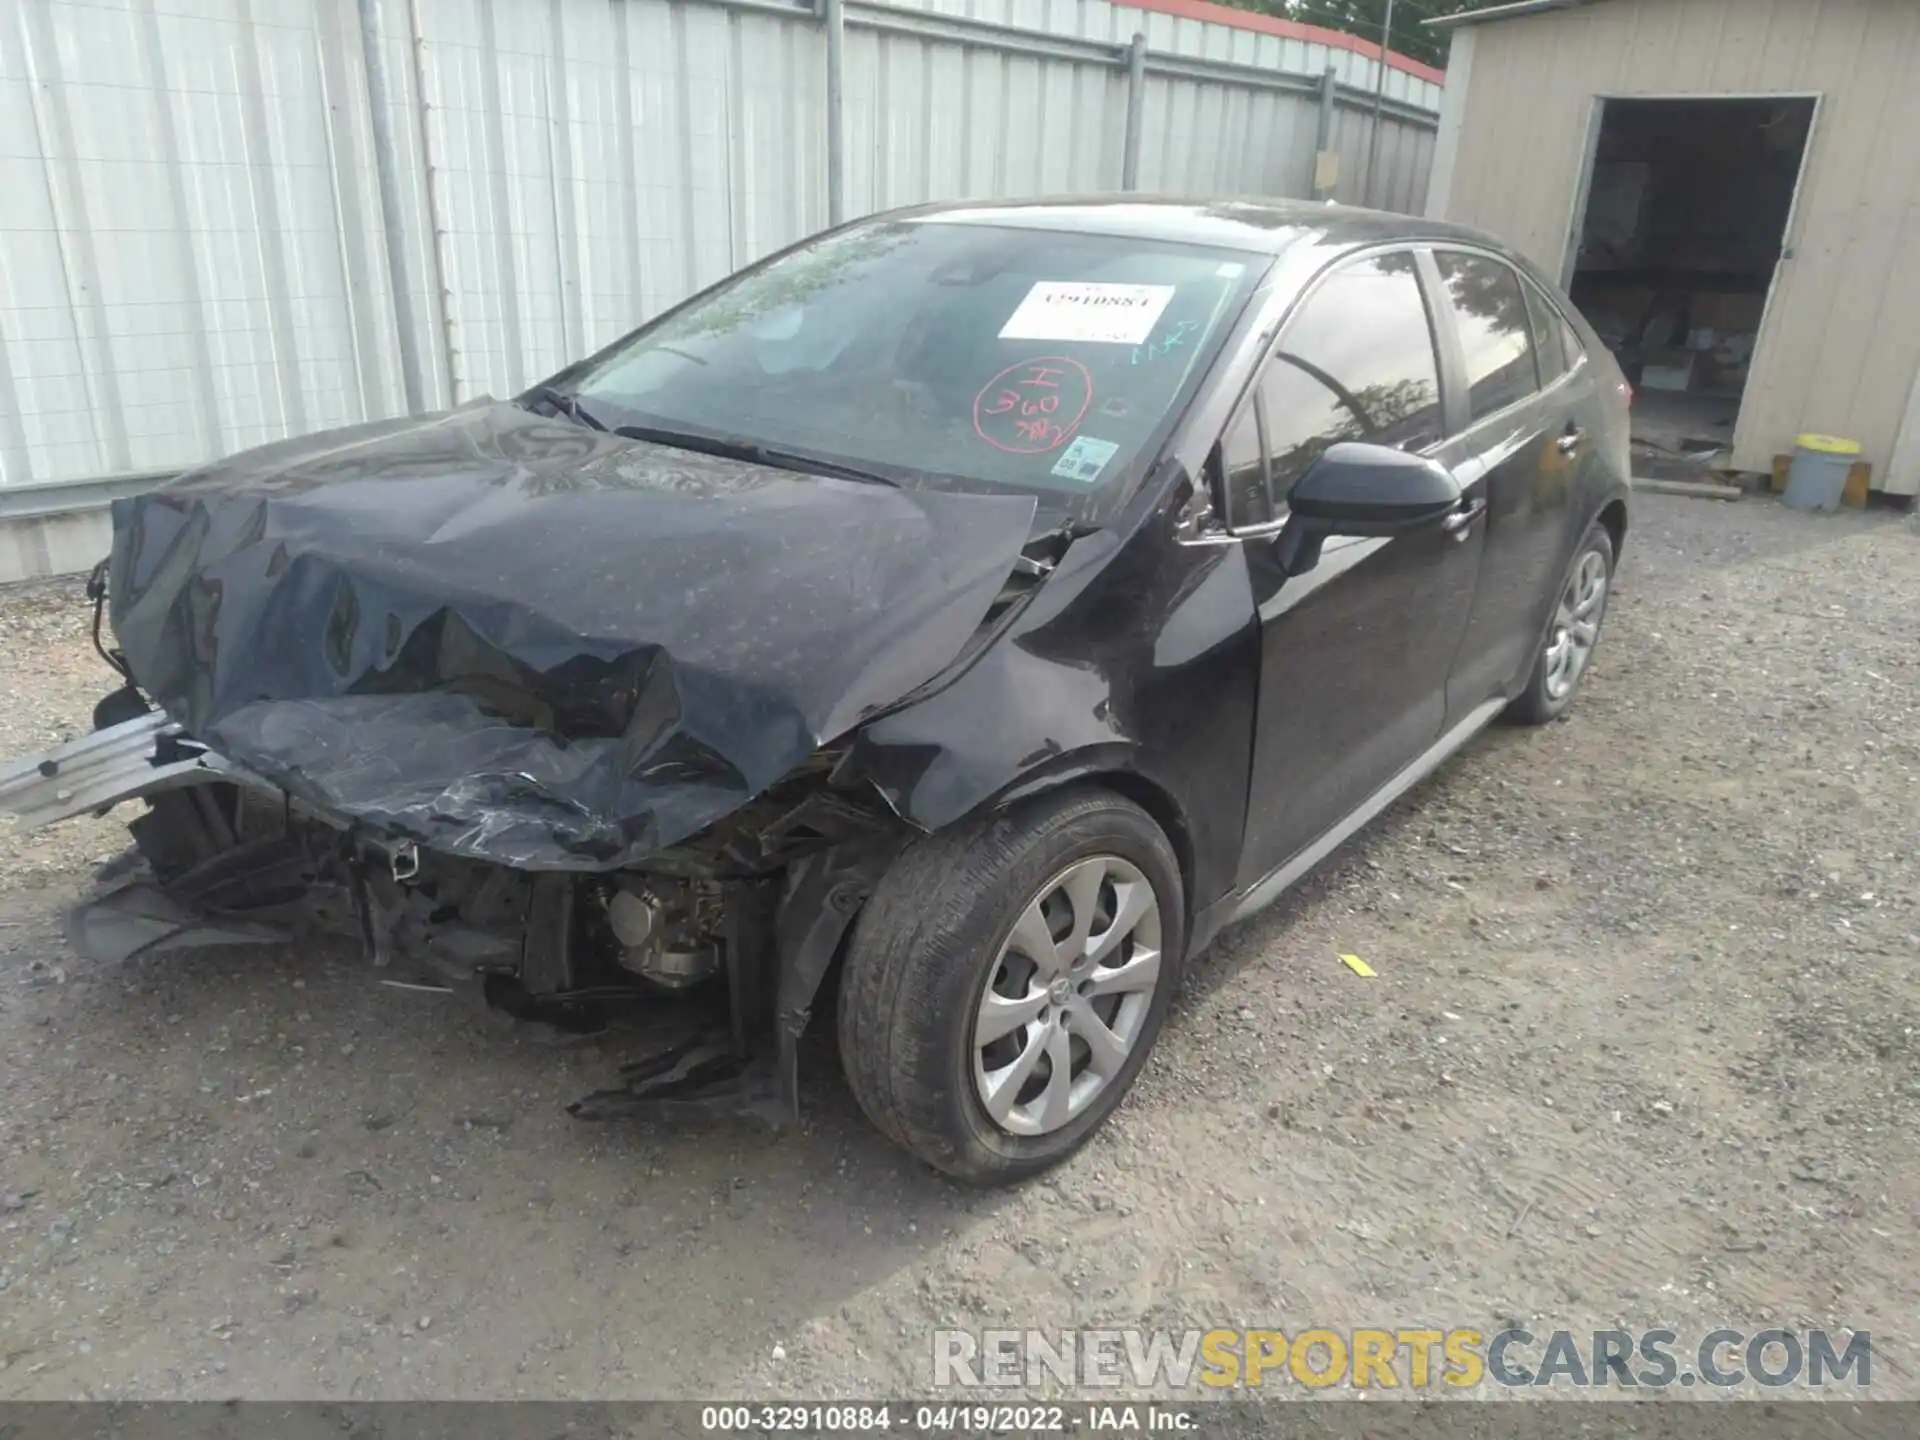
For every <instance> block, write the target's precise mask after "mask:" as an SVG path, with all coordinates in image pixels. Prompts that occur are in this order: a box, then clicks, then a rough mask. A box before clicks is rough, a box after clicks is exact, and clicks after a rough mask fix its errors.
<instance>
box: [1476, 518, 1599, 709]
mask: <svg viewBox="0 0 1920 1440" xmlns="http://www.w3.org/2000/svg"><path fill="white" fill-rule="evenodd" d="M1589 555H1598V556H1600V558H1601V563H1602V564H1603V565H1605V567H1606V579H1607V589H1606V592H1605V593H1604V594H1603V595H1602V597H1601V601H1600V607H1599V611H1598V613H1597V614H1596V615H1595V616H1594V617H1593V623H1594V629H1595V634H1594V642H1593V647H1594V648H1597V647H1598V645H1599V643H1600V636H1601V634H1602V633H1604V630H1605V624H1606V618H1607V605H1608V604H1609V602H1610V601H1611V600H1612V598H1613V561H1614V556H1613V536H1612V535H1611V534H1609V533H1608V531H1607V527H1606V526H1604V525H1602V524H1600V523H1599V522H1598V521H1595V522H1594V524H1593V525H1592V527H1591V528H1589V529H1588V531H1587V533H1586V535H1585V536H1583V537H1582V538H1581V541H1580V545H1579V547H1578V548H1577V549H1576V550H1575V551H1574V552H1573V559H1572V560H1571V561H1570V562H1568V565H1567V569H1566V573H1565V574H1564V575H1562V576H1561V577H1560V583H1559V586H1558V588H1557V589H1555V591H1554V592H1553V609H1552V610H1551V611H1549V612H1548V615H1547V625H1546V629H1545V631H1544V632H1542V634H1541V637H1540V643H1539V644H1538V645H1537V646H1535V648H1534V655H1533V669H1532V670H1531V671H1530V672H1529V673H1528V675H1527V688H1526V689H1524V690H1522V691H1521V692H1520V693H1519V695H1517V696H1515V697H1514V699H1513V702H1512V703H1511V704H1509V705H1508V706H1507V708H1506V711H1505V712H1504V714H1503V716H1502V718H1503V719H1505V720H1507V721H1508V722H1509V723H1511V724H1514V725H1545V724H1547V723H1549V722H1550V721H1554V720H1558V719H1559V718H1560V717H1561V716H1562V715H1564V714H1565V713H1566V712H1567V707H1568V706H1570V705H1572V704H1573V701H1574V698H1575V697H1576V696H1577V695H1579V693H1580V685H1581V683H1582V682H1583V681H1584V680H1585V679H1586V675H1587V670H1588V669H1589V668H1591V653H1589V658H1588V662H1587V663H1586V664H1584V665H1583V666H1582V667H1581V669H1580V671H1579V673H1578V674H1577V675H1576V676H1575V677H1574V680H1573V684H1572V685H1571V687H1570V688H1568V689H1567V690H1566V691H1565V692H1564V693H1563V694H1560V695H1555V694H1554V693H1553V692H1552V689H1551V687H1550V686H1549V684H1548V664H1547V656H1548V651H1549V649H1550V647H1551V645H1552V643H1553V639H1554V634H1555V630H1556V628H1557V625H1558V619H1557V617H1558V614H1559V609H1560V605H1561V601H1562V597H1564V596H1565V595H1566V594H1567V591H1568V587H1569V586H1570V585H1572V583H1573V580H1574V577H1575V576H1576V575H1578V574H1579V573H1580V567H1581V565H1582V564H1583V563H1585V561H1586V559H1587V557H1588V556H1589Z"/></svg>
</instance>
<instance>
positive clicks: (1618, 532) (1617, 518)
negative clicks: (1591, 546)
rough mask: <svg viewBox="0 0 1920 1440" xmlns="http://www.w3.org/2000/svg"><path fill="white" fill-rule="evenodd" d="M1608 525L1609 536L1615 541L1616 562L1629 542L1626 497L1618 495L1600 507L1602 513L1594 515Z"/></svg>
mask: <svg viewBox="0 0 1920 1440" xmlns="http://www.w3.org/2000/svg"><path fill="white" fill-rule="evenodd" d="M1594 518H1595V519H1596V520H1597V521H1598V522H1599V523H1600V524H1601V525H1604V526H1605V527H1606V531H1607V538H1608V539H1609V540H1611V541H1613V558H1614V562H1615V563H1616V564H1618V563H1619V560H1620V552H1621V550H1622V549H1623V548H1625V546H1626V543H1627V502H1626V499H1625V497H1623V496H1619V495H1616V496H1614V498H1613V499H1611V500H1609V501H1608V502H1607V503H1606V504H1605V505H1602V506H1601V507H1600V513H1599V514H1598V515H1597V516H1595V517H1594Z"/></svg>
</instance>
